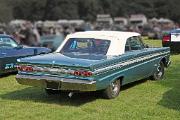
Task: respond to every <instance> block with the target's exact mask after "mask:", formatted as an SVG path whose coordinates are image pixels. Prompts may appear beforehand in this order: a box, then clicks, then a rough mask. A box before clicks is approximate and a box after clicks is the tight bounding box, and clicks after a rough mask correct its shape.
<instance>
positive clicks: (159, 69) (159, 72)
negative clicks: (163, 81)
mask: <svg viewBox="0 0 180 120" xmlns="http://www.w3.org/2000/svg"><path fill="white" fill-rule="evenodd" d="M162 75H163V70H162V67H161V65H160V64H159V66H158V67H157V77H159V78H160V77H161V76H162Z"/></svg>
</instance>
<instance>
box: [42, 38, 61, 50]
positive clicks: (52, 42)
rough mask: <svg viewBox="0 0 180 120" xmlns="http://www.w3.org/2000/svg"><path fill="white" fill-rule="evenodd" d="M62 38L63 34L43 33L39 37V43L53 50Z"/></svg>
mask: <svg viewBox="0 0 180 120" xmlns="http://www.w3.org/2000/svg"><path fill="white" fill-rule="evenodd" d="M63 40H64V36H63V35H45V36H42V37H41V45H42V46H43V47H47V48H49V49H51V50H52V51H55V50H56V49H57V48H58V47H59V46H60V44H61V43H62V41H63Z"/></svg>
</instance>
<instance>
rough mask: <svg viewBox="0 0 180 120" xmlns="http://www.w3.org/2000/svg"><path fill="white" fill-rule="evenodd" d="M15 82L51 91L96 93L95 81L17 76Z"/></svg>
mask: <svg viewBox="0 0 180 120" xmlns="http://www.w3.org/2000/svg"><path fill="white" fill-rule="evenodd" d="M16 81H17V82H18V83H19V84H23V85H30V86H38V87H43V88H48V89H53V90H75V91H96V81H85V80H77V79H66V78H58V77H47V76H32V75H17V76H16Z"/></svg>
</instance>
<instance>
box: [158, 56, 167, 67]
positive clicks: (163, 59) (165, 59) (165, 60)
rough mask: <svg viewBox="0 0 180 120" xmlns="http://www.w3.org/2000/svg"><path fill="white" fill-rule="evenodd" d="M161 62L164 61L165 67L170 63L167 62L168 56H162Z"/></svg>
mask: <svg viewBox="0 0 180 120" xmlns="http://www.w3.org/2000/svg"><path fill="white" fill-rule="evenodd" d="M160 62H162V63H163V64H164V66H165V67H167V66H168V65H167V63H168V62H167V58H166V57H163V58H161V60H160Z"/></svg>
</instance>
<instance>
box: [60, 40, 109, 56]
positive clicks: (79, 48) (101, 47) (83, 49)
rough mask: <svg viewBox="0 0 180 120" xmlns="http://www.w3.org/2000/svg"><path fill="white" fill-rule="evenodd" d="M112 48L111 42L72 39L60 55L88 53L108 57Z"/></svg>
mask: <svg viewBox="0 0 180 120" xmlns="http://www.w3.org/2000/svg"><path fill="white" fill-rule="evenodd" d="M109 46H110V40H102V39H94V38H70V39H69V40H68V41H67V42H66V44H65V45H64V47H63V48H62V50H61V51H60V53H62V54H63V53H71V52H77V53H88V54H103V55H106V53H107V51H108V49H109Z"/></svg>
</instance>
